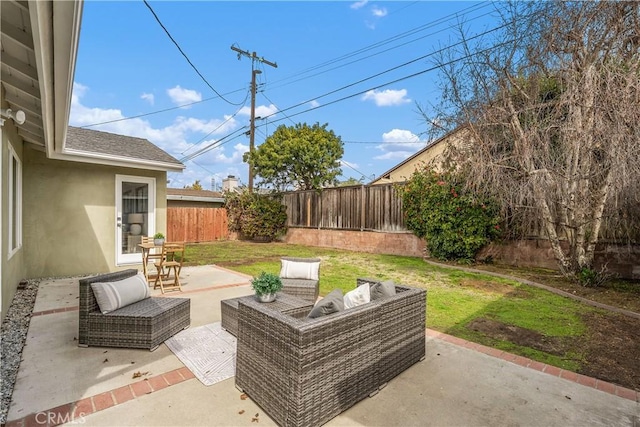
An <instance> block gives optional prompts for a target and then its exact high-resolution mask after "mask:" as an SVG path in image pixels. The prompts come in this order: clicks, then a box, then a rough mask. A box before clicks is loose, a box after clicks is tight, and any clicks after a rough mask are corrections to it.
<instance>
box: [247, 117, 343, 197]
mask: <svg viewBox="0 0 640 427" xmlns="http://www.w3.org/2000/svg"><path fill="white" fill-rule="evenodd" d="M343 154H344V147H343V143H342V140H341V139H340V137H339V136H337V135H336V134H335V133H334V132H333V131H332V130H328V129H327V124H326V123H325V124H324V125H322V126H321V125H320V124H318V123H316V124H314V125H313V126H309V125H307V124H306V123H304V124H300V123H298V124H296V125H295V126H290V127H287V126H285V125H281V126H279V127H278V128H277V129H276V130H275V132H274V133H273V134H272V135H270V136H269V137H267V139H266V140H265V142H264V143H262V144H261V145H260V146H259V147H258V148H257V149H256V150H255V151H254V152H253V154H251V153H246V154H245V158H244V160H245V161H248V162H251V164H252V165H253V168H254V171H255V174H256V175H257V176H258V177H260V178H261V182H259V183H258V184H259V185H261V186H267V185H270V186H273V187H275V189H277V190H285V189H290V188H293V189H298V190H311V189H320V188H322V187H325V186H329V185H334V184H335V183H336V177H338V176H339V175H340V174H341V173H342V170H341V169H340V159H341V158H342V155H343Z"/></svg>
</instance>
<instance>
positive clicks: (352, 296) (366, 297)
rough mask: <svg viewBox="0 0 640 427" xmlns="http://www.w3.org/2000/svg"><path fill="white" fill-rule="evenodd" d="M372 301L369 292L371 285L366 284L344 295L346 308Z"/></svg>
mask: <svg viewBox="0 0 640 427" xmlns="http://www.w3.org/2000/svg"><path fill="white" fill-rule="evenodd" d="M370 300H371V294H370V291H369V284H368V283H364V284H362V285H360V286H358V287H357V288H355V289H354V290H352V291H349V292H347V293H346V294H344V308H345V309H347V308H352V307H357V306H359V305H362V304H366V303H368V302H369V301H370Z"/></svg>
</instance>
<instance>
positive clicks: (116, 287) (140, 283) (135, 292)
mask: <svg viewBox="0 0 640 427" xmlns="http://www.w3.org/2000/svg"><path fill="white" fill-rule="evenodd" d="M91 289H93V294H94V295H95V297H96V300H97V301H98V307H100V311H101V312H102V314H107V313H110V312H112V311H115V310H117V309H119V308H122V307H124V306H127V305H129V304H133V303H134V302H138V301H141V300H143V299H145V298H149V296H150V292H149V285H147V280H146V279H145V278H144V275H143V274H142V273H138V274H136V275H135V276H132V277H127V278H126V279H123V280H118V281H116V282H96V283H92V284H91Z"/></svg>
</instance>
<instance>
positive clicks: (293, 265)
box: [280, 259, 320, 280]
mask: <svg viewBox="0 0 640 427" xmlns="http://www.w3.org/2000/svg"><path fill="white" fill-rule="evenodd" d="M281 261H282V268H281V269H280V277H282V278H286V279H307V280H318V271H319V270H320V261H317V262H301V261H289V260H287V259H283V260H281Z"/></svg>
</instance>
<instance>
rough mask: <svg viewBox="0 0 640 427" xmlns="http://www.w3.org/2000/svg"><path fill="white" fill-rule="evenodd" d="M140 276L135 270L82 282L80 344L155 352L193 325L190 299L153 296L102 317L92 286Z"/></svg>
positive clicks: (91, 278)
mask: <svg viewBox="0 0 640 427" xmlns="http://www.w3.org/2000/svg"><path fill="white" fill-rule="evenodd" d="M136 274H138V271H137V270H135V269H129V270H124V271H120V272H115V273H108V274H103V275H98V276H93V277H88V278H85V279H81V280H80V281H79V284H80V301H79V302H80V308H79V315H80V322H79V327H78V329H79V332H78V333H79V337H78V344H79V345H80V346H81V347H88V346H96V347H127V348H144V349H149V350H151V351H153V350H155V349H156V348H157V347H158V346H159V345H160V344H162V343H163V342H164V341H166V340H167V339H168V338H170V337H172V336H173V335H175V334H176V333H178V332H180V331H181V330H183V329H186V328H188V327H189V325H190V323H191V319H190V310H191V300H190V299H188V298H158V297H150V298H146V299H144V300H142V301H138V302H136V303H133V304H130V305H127V306H125V307H122V308H120V309H118V310H115V311H113V312H111V313H108V314H102V313H101V312H100V309H99V307H98V302H97V301H96V298H95V296H94V294H93V289H92V288H91V283H95V282H114V281H118V280H122V279H126V278H128V277H132V276H135V275H136Z"/></svg>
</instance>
